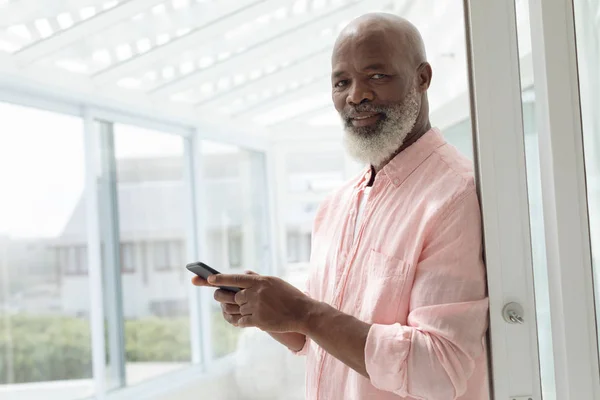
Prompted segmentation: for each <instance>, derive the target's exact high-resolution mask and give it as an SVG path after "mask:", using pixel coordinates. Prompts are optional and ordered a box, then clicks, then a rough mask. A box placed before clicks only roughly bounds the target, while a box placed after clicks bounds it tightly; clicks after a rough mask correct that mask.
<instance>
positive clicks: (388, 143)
mask: <svg viewBox="0 0 600 400" xmlns="http://www.w3.org/2000/svg"><path fill="white" fill-rule="evenodd" d="M418 99H419V93H418V92H417V90H416V89H413V90H411V91H410V92H409V93H408V94H407V95H406V97H405V98H404V100H403V101H402V103H400V104H398V105H396V106H392V107H381V106H370V105H368V104H365V105H364V106H363V107H361V106H358V107H357V110H358V111H365V112H368V111H373V112H381V113H383V114H384V115H385V117H384V119H382V120H380V121H378V122H377V123H376V124H375V125H372V126H367V127H358V128H356V127H354V126H352V124H351V123H348V122H347V116H345V115H343V114H342V122H343V123H344V132H345V134H344V145H345V147H346V150H347V151H348V153H349V154H350V155H351V156H352V157H354V158H355V159H356V160H358V161H359V162H362V163H367V164H369V165H372V166H374V167H379V166H381V165H382V164H383V163H385V162H386V161H389V160H390V158H391V157H392V156H393V155H394V153H396V152H397V151H398V149H399V148H400V147H402V145H403V144H404V140H405V139H406V136H407V135H408V134H409V133H410V132H411V131H412V130H413V128H414V126H415V123H416V122H417V117H418V116H419V108H420V107H419V101H418Z"/></svg>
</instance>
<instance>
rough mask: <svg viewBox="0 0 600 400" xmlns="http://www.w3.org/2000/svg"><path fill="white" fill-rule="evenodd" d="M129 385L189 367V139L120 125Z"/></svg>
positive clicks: (116, 149) (120, 203) (115, 127)
mask: <svg viewBox="0 0 600 400" xmlns="http://www.w3.org/2000/svg"><path fill="white" fill-rule="evenodd" d="M112 132H113V134H114V152H115V159H116V160H115V163H116V165H115V166H116V168H115V169H116V178H117V182H116V191H117V193H116V197H117V202H118V216H119V225H118V226H119V236H120V242H121V246H120V249H121V262H122V268H123V274H122V276H121V288H120V291H121V294H122V303H123V306H122V308H123V315H122V318H123V321H122V322H123V328H124V330H125V349H124V351H125V363H126V366H125V375H126V384H127V385H128V386H129V385H135V384H137V383H140V382H143V381H146V380H149V379H152V378H155V377H157V376H160V375H163V374H166V373H169V372H172V371H173V370H176V369H179V368H182V367H185V366H186V365H189V363H190V361H191V346H190V320H189V300H188V293H189V280H187V279H181V277H182V273H183V272H185V271H182V270H183V269H184V267H185V266H184V265H183V262H182V261H183V260H184V259H185V246H184V243H185V240H186V221H187V220H188V218H189V215H190V210H189V209H188V204H189V202H188V201H187V199H186V197H185V196H186V195H185V193H186V191H185V188H184V182H183V157H182V156H183V142H184V139H183V138H181V137H179V136H176V135H173V134H170V133H164V132H159V131H153V130H148V129H143V128H139V127H136V126H131V125H124V124H114V125H113V129H112Z"/></svg>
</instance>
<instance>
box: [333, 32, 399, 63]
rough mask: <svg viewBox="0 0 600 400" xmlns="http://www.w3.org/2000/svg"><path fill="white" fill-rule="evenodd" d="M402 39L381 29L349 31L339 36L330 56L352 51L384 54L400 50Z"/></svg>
mask: <svg viewBox="0 0 600 400" xmlns="http://www.w3.org/2000/svg"><path fill="white" fill-rule="evenodd" d="M401 46H402V39H401V38H400V37H398V36H395V37H392V36H391V35H390V34H386V33H385V32H384V31H383V30H372V31H366V32H362V31H350V32H348V33H345V34H344V36H340V38H339V39H338V41H337V42H336V45H335V47H334V49H333V53H332V58H333V59H334V60H336V59H337V58H342V57H345V56H348V55H350V54H352V53H357V52H358V53H360V54H361V55H364V56H369V55H371V56H377V55H379V54H381V55H385V56H386V58H387V57H389V56H390V54H391V53H395V52H397V51H398V50H400V48H401Z"/></svg>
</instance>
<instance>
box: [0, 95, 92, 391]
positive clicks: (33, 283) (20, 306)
mask: <svg viewBox="0 0 600 400" xmlns="http://www.w3.org/2000/svg"><path fill="white" fill-rule="evenodd" d="M32 160H35V161H34V162H32ZM84 171H85V166H84V159H83V124H82V121H81V119H79V118H75V117H71V116H66V115H59V114H55V113H51V112H46V111H40V110H36V109H32V108H26V107H20V106H15V105H9V104H5V103H0V182H2V196H0V393H2V395H0V397H3V398H4V397H6V396H7V397H8V398H19V399H21V398H22V399H41V398H48V397H49V396H51V395H54V396H57V394H56V393H58V392H59V391H60V394H59V395H58V396H59V397H60V398H61V399H65V400H75V399H79V398H84V397H89V396H93V395H94V384H93V380H92V359H91V354H92V352H91V340H90V325H89V321H88V318H87V315H89V311H90V301H89V290H88V285H89V281H88V275H87V254H86V250H87V249H86V244H87V243H86V219H85V201H86V198H85V194H84V193H85V192H84ZM45 382H51V384H50V385H47V384H46V383H45ZM74 382H76V384H74ZM39 384H42V386H40V385H39ZM5 385H8V386H5ZM39 387H44V388H49V389H44V390H43V391H42V394H40V390H39ZM12 388H15V389H16V388H18V389H16V390H18V392H12V390H13V389H12Z"/></svg>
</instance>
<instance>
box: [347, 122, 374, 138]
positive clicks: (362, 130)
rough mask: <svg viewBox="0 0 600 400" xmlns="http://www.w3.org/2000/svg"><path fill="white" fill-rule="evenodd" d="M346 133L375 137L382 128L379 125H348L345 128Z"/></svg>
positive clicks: (355, 135)
mask: <svg viewBox="0 0 600 400" xmlns="http://www.w3.org/2000/svg"><path fill="white" fill-rule="evenodd" d="M344 131H345V133H346V135H349V136H354V137H363V138H364V137H374V136H377V135H378V134H379V133H380V129H379V126H378V125H370V126H359V127H356V126H352V125H350V126H348V125H347V126H346V128H345V129H344Z"/></svg>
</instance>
